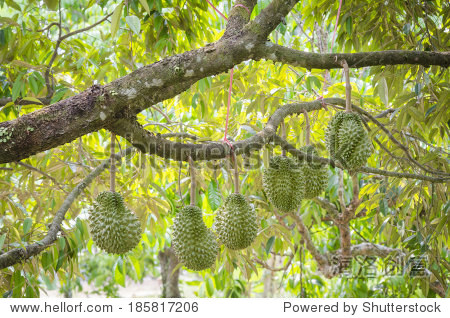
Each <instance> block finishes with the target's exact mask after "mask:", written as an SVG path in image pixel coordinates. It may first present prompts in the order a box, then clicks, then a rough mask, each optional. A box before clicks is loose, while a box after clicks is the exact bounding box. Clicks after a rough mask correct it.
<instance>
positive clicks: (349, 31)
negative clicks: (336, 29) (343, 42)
mask: <svg viewBox="0 0 450 318" xmlns="http://www.w3.org/2000/svg"><path fill="white" fill-rule="evenodd" d="M352 27H353V23H352V17H351V16H350V17H348V18H347V19H346V20H345V30H346V32H347V34H348V35H351V34H352Z"/></svg>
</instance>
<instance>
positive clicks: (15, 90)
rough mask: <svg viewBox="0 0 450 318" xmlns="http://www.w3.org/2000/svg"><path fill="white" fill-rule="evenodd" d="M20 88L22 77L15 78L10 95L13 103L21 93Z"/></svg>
mask: <svg viewBox="0 0 450 318" xmlns="http://www.w3.org/2000/svg"><path fill="white" fill-rule="evenodd" d="M22 87H23V82H22V76H19V77H17V79H16V81H15V82H14V84H13V87H12V92H11V95H12V100H13V101H15V100H16V99H17V98H18V97H19V95H20V93H21V92H22Z"/></svg>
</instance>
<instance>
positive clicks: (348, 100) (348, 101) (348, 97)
mask: <svg viewBox="0 0 450 318" xmlns="http://www.w3.org/2000/svg"><path fill="white" fill-rule="evenodd" d="M341 64H342V67H343V68H344V76H345V112H347V113H351V111H352V86H351V85H350V71H349V68H348V64H347V61H346V60H342V62H341Z"/></svg>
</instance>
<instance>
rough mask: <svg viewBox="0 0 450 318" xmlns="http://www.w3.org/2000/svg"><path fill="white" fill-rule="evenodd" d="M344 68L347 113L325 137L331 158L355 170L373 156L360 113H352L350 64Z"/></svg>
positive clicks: (332, 124)
mask: <svg viewBox="0 0 450 318" xmlns="http://www.w3.org/2000/svg"><path fill="white" fill-rule="evenodd" d="M341 65H342V67H343V68H344V76H345V82H346V86H345V92H346V104H345V112H338V113H337V114H336V115H335V116H334V117H333V119H332V120H331V121H330V124H329V125H328V127H327V130H326V133H325V137H326V142H327V148H328V151H329V153H330V157H331V158H332V159H333V160H337V161H339V162H340V163H341V164H342V165H343V166H344V168H346V169H348V170H353V169H356V168H359V167H362V166H364V165H365V164H366V162H367V159H368V158H369V156H370V154H371V147H370V141H369V136H368V134H367V131H366V129H365V128H364V125H363V120H362V118H361V116H360V115H359V114H358V113H355V112H352V89H351V85H350V74H349V70H348V64H347V62H346V61H345V60H343V61H342V62H341Z"/></svg>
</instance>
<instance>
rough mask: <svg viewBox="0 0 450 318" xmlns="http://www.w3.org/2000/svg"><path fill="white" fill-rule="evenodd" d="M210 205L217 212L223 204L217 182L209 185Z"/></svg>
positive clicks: (212, 181) (213, 181)
mask: <svg viewBox="0 0 450 318" xmlns="http://www.w3.org/2000/svg"><path fill="white" fill-rule="evenodd" d="M208 203H209V206H210V207H211V210H213V211H216V210H217V209H218V208H219V207H220V205H221V204H222V198H221V197H220V190H219V186H218V185H217V181H216V180H211V182H210V183H209V185H208Z"/></svg>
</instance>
